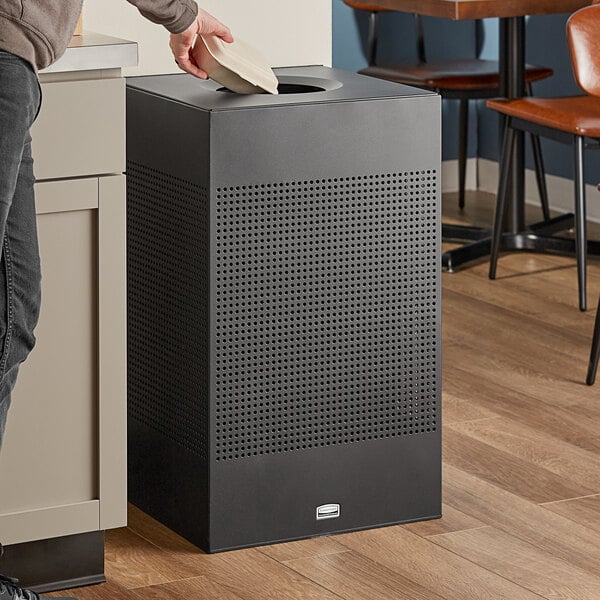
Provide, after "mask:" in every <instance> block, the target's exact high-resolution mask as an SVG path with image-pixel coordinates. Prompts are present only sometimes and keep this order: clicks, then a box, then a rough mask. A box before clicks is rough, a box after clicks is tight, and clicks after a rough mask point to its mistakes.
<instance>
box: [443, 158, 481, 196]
mask: <svg viewBox="0 0 600 600" xmlns="http://www.w3.org/2000/svg"><path fill="white" fill-rule="evenodd" d="M465 188H466V189H467V190H476V189H477V159H476V158H469V159H467V177H466V185H465ZM442 192H444V193H447V192H458V160H445V161H443V162H442Z"/></svg>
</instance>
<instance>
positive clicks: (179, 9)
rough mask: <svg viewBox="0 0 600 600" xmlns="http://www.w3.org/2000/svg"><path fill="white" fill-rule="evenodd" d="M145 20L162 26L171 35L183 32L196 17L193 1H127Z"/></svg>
mask: <svg viewBox="0 0 600 600" xmlns="http://www.w3.org/2000/svg"><path fill="white" fill-rule="evenodd" d="M127 1H128V2H129V3H130V4H133V5H134V6H136V7H137V9H138V10H139V11H140V13H142V15H143V16H144V17H146V19H148V20H149V21H152V22H153V23H158V24H159V25H164V27H166V28H167V29H168V30H169V31H170V32H171V33H181V32H182V31H185V30H186V29H187V28H188V27H189V26H190V25H191V24H192V23H193V22H194V19H195V18H196V16H197V15H198V5H197V4H196V3H195V2H194V0H127Z"/></svg>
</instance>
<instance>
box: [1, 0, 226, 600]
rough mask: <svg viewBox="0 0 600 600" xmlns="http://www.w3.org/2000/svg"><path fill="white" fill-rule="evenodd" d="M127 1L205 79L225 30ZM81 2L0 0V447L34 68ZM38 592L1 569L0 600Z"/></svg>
mask: <svg viewBox="0 0 600 600" xmlns="http://www.w3.org/2000/svg"><path fill="white" fill-rule="evenodd" d="M127 1H128V2H129V3H130V4H133V5H134V6H136V7H137V9H138V10H139V12H140V13H141V14H142V15H143V16H144V17H146V18H147V19H149V20H150V21H152V22H154V23H157V24H159V25H162V26H164V27H165V28H166V29H167V30H168V31H169V32H170V34H171V35H170V42H169V45H170V48H171V51H172V53H173V56H174V58H175V61H176V63H177V64H178V65H179V67H180V68H181V69H182V70H183V71H186V72H187V73H190V74H192V75H194V76H196V77H199V78H202V79H206V77H207V74H206V72H205V70H204V69H203V68H202V58H201V45H202V42H201V41H200V40H199V38H198V36H199V35H214V36H217V37H220V38H221V39H223V40H224V41H226V42H232V41H233V38H232V36H231V32H230V31H229V29H228V28H227V27H226V26H225V25H223V24H222V23H221V22H219V21H218V20H217V19H215V18H214V17H213V16H212V15H210V14H208V13H207V12H206V11H204V10H201V9H199V8H198V5H197V4H196V2H194V0H127ZM81 5H82V0H40V1H35V2H33V1H31V0H0V240H1V246H0V449H1V447H2V438H3V435H4V430H5V426H6V420H7V415H8V409H9V405H10V397H11V391H12V389H13V387H14V385H15V382H16V379H17V373H18V370H19V365H20V364H21V363H22V362H23V361H24V360H25V359H26V358H27V356H28V354H29V353H30V352H31V350H32V349H33V346H34V344H35V336H34V329H35V326H36V324H37V320H38V316H39V309H40V302H41V297H40V285H41V274H40V259H39V253H38V242H37V230H36V219H35V204H34V189H33V184H34V175H33V160H32V157H31V137H30V135H29V129H30V127H31V125H32V124H33V122H34V121H35V119H36V117H37V114H38V112H39V109H40V104H41V88H40V85H39V82H38V77H37V71H38V70H40V69H43V68H45V67H47V66H49V65H50V64H52V63H53V62H54V61H56V60H57V59H58V58H60V56H61V55H62V54H63V53H64V51H65V49H66V47H67V45H68V43H69V40H70V39H71V36H72V33H73V31H74V30H75V25H76V22H77V19H78V17H79V14H80V12H81ZM1 533H2V532H0V535H1ZM1 549H2V547H1V546H0V556H1ZM0 567H1V562H0ZM38 598H42V597H40V596H38V595H37V594H35V593H33V592H31V591H29V590H25V589H23V588H21V587H19V586H18V582H17V581H16V580H14V579H11V578H9V577H7V576H4V575H0V600H37V599H38Z"/></svg>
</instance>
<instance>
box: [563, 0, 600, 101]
mask: <svg viewBox="0 0 600 600" xmlns="http://www.w3.org/2000/svg"><path fill="white" fill-rule="evenodd" d="M594 5H595V6H586V7H585V8H582V9H580V10H578V11H577V12H575V13H573V14H572V15H571V17H570V18H569V20H568V22H567V39H568V41H569V51H570V53H571V62H572V63H573V72H574V74H575V79H576V80H577V83H578V84H579V87H580V88H581V89H582V90H583V91H584V92H587V93H588V94H590V95H592V96H600V35H599V34H600V0H595V2H594Z"/></svg>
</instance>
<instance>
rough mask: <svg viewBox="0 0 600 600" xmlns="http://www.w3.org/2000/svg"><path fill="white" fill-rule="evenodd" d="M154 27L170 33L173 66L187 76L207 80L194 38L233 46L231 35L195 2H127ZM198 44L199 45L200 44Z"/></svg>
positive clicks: (138, 0) (182, 0)
mask: <svg viewBox="0 0 600 600" xmlns="http://www.w3.org/2000/svg"><path fill="white" fill-rule="evenodd" d="M127 1H128V2H129V3H130V4H133V5H134V6H136V7H137V9H138V10H139V11H140V13H141V14H142V15H143V16H144V17H146V18H147V19H148V20H149V21H152V22H153V23H158V24H159V25H163V26H164V27H166V29H167V30H168V31H169V32H170V33H171V40H170V42H169V45H170V47H171V51H172V52H173V56H174V57H175V62H176V63H177V64H178V65H179V68H180V69H183V70H184V71H186V72H187V73H191V74H192V75H195V76H196V77H200V78H201V79H206V77H207V74H206V71H205V70H204V69H203V68H202V65H201V64H198V62H197V57H198V56H199V55H200V53H199V52H196V51H195V50H194V48H195V45H196V42H197V36H199V35H216V36H217V37H220V38H221V39H223V40H224V41H226V42H232V41H233V37H232V36H231V32H230V31H229V29H228V28H227V27H225V25H223V23H221V22H220V21H218V20H217V19H215V18H214V17H213V16H212V15H210V14H208V13H207V12H206V11H204V10H202V9H199V8H198V5H197V4H196V2H194V0H127ZM197 43H199V44H202V41H201V40H200V41H198V42H197Z"/></svg>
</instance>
